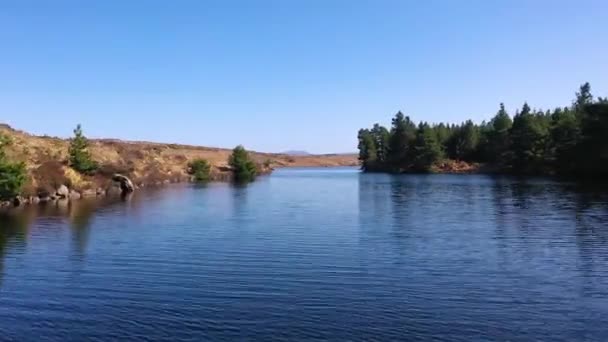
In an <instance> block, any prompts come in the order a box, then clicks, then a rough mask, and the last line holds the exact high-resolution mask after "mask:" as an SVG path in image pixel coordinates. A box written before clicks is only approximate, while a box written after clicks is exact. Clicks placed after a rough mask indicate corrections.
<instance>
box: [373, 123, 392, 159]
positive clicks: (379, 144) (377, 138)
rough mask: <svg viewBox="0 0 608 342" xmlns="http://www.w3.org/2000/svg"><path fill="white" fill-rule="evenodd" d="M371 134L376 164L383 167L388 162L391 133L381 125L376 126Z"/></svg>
mask: <svg viewBox="0 0 608 342" xmlns="http://www.w3.org/2000/svg"><path fill="white" fill-rule="evenodd" d="M370 133H371V135H372V138H373V140H374V145H375V150H376V162H377V163H378V164H379V165H383V164H385V163H386V162H387V161H388V151H389V139H390V133H389V131H388V130H387V129H386V128H385V127H383V126H380V125H379V124H375V125H374V127H373V128H372V130H371V132H370Z"/></svg>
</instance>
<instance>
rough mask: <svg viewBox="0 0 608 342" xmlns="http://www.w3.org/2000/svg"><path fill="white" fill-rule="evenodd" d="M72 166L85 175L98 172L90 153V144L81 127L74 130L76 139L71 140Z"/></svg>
mask: <svg viewBox="0 0 608 342" xmlns="http://www.w3.org/2000/svg"><path fill="white" fill-rule="evenodd" d="M68 152H69V155H70V166H71V167H72V168H73V169H74V170H76V171H78V172H80V173H84V174H92V173H94V172H95V170H97V167H98V165H97V163H96V162H95V161H94V160H93V158H92V157H91V153H90V152H89V142H88V140H87V138H86V137H85V136H84V134H83V133H82V128H81V127H80V125H78V126H76V129H74V137H73V138H72V139H71V140H70V149H69V151H68Z"/></svg>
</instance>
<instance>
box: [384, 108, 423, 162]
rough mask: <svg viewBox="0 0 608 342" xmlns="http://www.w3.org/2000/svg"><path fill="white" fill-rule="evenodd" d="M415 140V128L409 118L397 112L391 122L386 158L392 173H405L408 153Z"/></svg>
mask: <svg viewBox="0 0 608 342" xmlns="http://www.w3.org/2000/svg"><path fill="white" fill-rule="evenodd" d="M415 138H416V126H415V125H414V123H413V122H412V121H411V120H410V118H409V117H407V116H404V115H403V113H401V112H398V113H397V114H396V115H395V117H394V118H393V120H392V126H391V132H390V138H389V149H388V158H387V159H388V163H389V164H390V167H391V169H392V170H393V171H395V172H401V171H405V170H407V168H408V167H409V166H410V163H411V160H409V158H408V152H409V147H410V145H411V143H412V142H413V141H414V139H415Z"/></svg>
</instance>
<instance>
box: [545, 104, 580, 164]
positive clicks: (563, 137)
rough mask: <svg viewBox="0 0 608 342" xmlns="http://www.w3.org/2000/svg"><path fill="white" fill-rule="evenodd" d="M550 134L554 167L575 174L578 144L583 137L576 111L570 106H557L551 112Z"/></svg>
mask: <svg viewBox="0 0 608 342" xmlns="http://www.w3.org/2000/svg"><path fill="white" fill-rule="evenodd" d="M550 134H551V145H552V146H551V147H552V149H551V162H552V164H553V165H552V166H553V169H555V170H556V172H557V173H560V174H562V175H571V174H573V173H574V171H575V168H576V164H577V145H578V144H579V142H580V139H581V132H580V127H579V124H578V121H577V118H576V115H575V113H574V111H572V110H570V108H563V109H562V108H556V109H555V110H554V111H553V113H552V114H551V133H550Z"/></svg>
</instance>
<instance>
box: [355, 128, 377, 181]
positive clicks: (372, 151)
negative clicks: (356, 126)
mask: <svg viewBox="0 0 608 342" xmlns="http://www.w3.org/2000/svg"><path fill="white" fill-rule="evenodd" d="M358 140H359V161H360V162H361V169H362V170H363V171H374V170H375V167H376V165H377V157H378V154H377V150H376V141H375V140H374V136H373V135H372V133H371V132H370V130H369V129H361V130H359V135H358Z"/></svg>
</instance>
